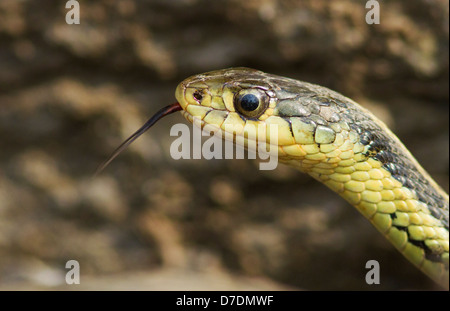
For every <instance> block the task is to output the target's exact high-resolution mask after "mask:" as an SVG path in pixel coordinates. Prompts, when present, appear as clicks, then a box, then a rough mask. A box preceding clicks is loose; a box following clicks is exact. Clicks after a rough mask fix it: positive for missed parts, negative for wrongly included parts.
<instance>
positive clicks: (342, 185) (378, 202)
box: [99, 67, 449, 289]
mask: <svg viewBox="0 0 450 311" xmlns="http://www.w3.org/2000/svg"><path fill="white" fill-rule="evenodd" d="M175 96H176V98H177V101H178V102H177V103H174V104H172V105H169V106H167V107H164V108H162V109H161V110H160V111H159V112H158V113H157V114H156V115H155V116H153V117H152V118H151V119H149V121H147V123H146V124H144V126H142V127H141V128H140V129H139V130H138V131H137V132H136V133H134V134H133V135H132V136H131V137H130V138H128V139H127V140H126V141H125V142H124V143H123V144H122V145H121V146H119V147H118V148H117V149H116V151H115V152H114V153H113V154H112V155H111V157H110V158H108V160H107V161H105V163H104V164H103V165H102V166H101V167H100V169H99V170H102V169H103V168H104V167H105V166H106V165H107V164H108V163H109V162H111V161H112V159H114V158H115V157H116V156H117V155H118V154H119V153H120V152H121V151H122V150H124V149H125V148H126V147H127V146H128V145H129V144H130V143H131V142H133V141H134V140H135V139H136V138H137V137H139V136H140V135H141V134H142V133H144V132H145V131H146V130H147V129H148V128H150V127H151V126H152V125H153V124H154V123H155V122H156V121H158V120H159V119H160V118H162V117H163V116H165V115H167V114H169V113H172V112H175V111H182V114H183V115H184V117H185V118H186V119H187V120H189V121H190V122H194V123H196V125H198V126H201V127H202V128H203V127H205V126H208V127H209V128H211V127H212V128H215V129H216V130H218V131H219V132H221V133H222V134H228V136H229V137H231V139H232V140H233V141H234V142H235V143H239V144H242V145H244V146H246V147H248V140H249V139H259V138H261V135H262V136H264V138H267V141H268V142H269V143H270V137H269V134H268V133H269V131H270V128H271V127H273V126H276V127H277V145H276V146H275V147H276V149H277V151H278V161H280V162H281V163H284V164H287V165H290V166H293V167H295V168H297V169H299V170H300V171H302V172H305V173H307V174H309V175H311V176H312V177H313V178H315V179H316V180H318V181H320V182H322V183H323V184H325V185H326V186H327V187H329V188H330V189H332V190H333V191H335V192H336V193H338V194H339V195H340V196H342V197H343V198H344V199H345V200H347V201H348V202H349V203H350V204H351V205H353V206H354V207H356V209H357V210H358V211H359V212H361V214H363V215H364V216H365V217H366V218H367V219H368V220H369V221H370V222H371V223H372V224H373V225H374V226H375V227H376V228H377V229H378V230H379V231H380V232H381V233H382V234H383V235H384V236H385V237H386V238H387V239H388V240H389V241H390V242H391V243H392V244H393V245H394V246H395V247H396V248H397V249H398V250H399V251H400V252H401V253H402V254H403V255H404V256H405V257H406V258H407V259H408V260H409V261H410V262H411V263H412V264H414V265H415V266H416V267H418V268H419V269H420V270H421V271H422V272H424V273H425V274H426V275H428V276H429V277H430V278H432V279H433V280H434V281H436V282H437V283H438V284H440V285H441V286H443V287H444V288H446V289H448V287H449V234H448V227H449V215H448V210H449V198H448V195H447V194H446V193H445V192H444V191H443V190H442V189H441V188H440V187H439V186H438V185H437V184H436V183H435V182H434V181H433V179H432V178H431V177H430V176H429V175H428V174H427V172H426V171H425V170H424V169H423V168H422V167H421V166H420V164H419V163H418V162H417V161H416V160H415V158H414V157H413V156H412V155H411V153H410V152H409V151H408V150H407V149H406V147H405V146H404V145H403V144H402V143H401V142H400V140H399V139H398V138H397V137H396V136H395V135H394V134H393V133H392V132H391V131H390V130H389V129H388V128H387V127H386V125H385V124H384V123H382V122H381V121H380V120H379V119H377V118H376V117H375V116H374V115H373V114H372V113H370V112H369V111H368V110H366V109H365V108H363V107H361V106H360V105H358V104H357V103H356V102H354V101H352V100H351V99H349V98H347V97H345V96H343V95H341V94H339V93H337V92H334V91H332V90H330V89H328V88H325V87H322V86H319V85H314V84H311V83H307V82H302V81H298V80H294V79H290V78H286V77H281V76H276V75H272V74H268V73H264V72H262V71H258V70H254V69H250V68H244V67H238V68H229V69H223V70H217V71H212V72H207V73H203V74H198V75H194V76H192V77H189V78H187V79H186V80H184V81H182V82H181V83H180V84H179V85H178V87H177V89H176V92H175ZM227 125H232V127H231V128H232V131H231V132H230V133H225V132H227V131H229V128H230V127H229V126H227ZM255 129H256V130H255ZM230 135H231V136H230ZM223 136H224V135H223ZM223 136H222V137H223ZM266 136H267V137H266Z"/></svg>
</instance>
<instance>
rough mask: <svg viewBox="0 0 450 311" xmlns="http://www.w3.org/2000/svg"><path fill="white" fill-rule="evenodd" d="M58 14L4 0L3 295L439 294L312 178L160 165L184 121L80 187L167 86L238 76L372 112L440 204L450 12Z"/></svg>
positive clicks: (240, 163) (287, 5) (49, 6)
mask: <svg viewBox="0 0 450 311" xmlns="http://www.w3.org/2000/svg"><path fill="white" fill-rule="evenodd" d="M58 2H59V3H58V4H56V2H55V1H49V0H46V1H44V0H40V1H31V0H28V1H15V0H0V135H1V136H0V289H3V290H16V289H54V288H57V289H69V290H73V289H144V290H145V289H152V290H153V289H161V290H166V289H176V290H183V289H256V290H257V289H312V290H335V289H339V290H381V289H382V290H397V289H413V290H430V289H439V287H437V286H436V285H435V284H434V283H433V282H432V281H430V280H428V279H427V277H425V276H423V275H422V274H421V273H420V272H419V271H418V270H416V269H415V268H414V267H413V266H412V265H410V264H409V263H408V262H407V261H406V260H405V259H404V258H403V257H402V256H401V255H400V254H399V253H398V252H397V251H396V250H395V249H394V248H393V247H392V246H391V244H390V243H389V242H387V241H386V240H385V239H384V238H383V236H382V235H380V234H379V233H378V232H377V231H376V230H375V229H374V228H373V227H372V226H371V225H370V224H369V222H368V221H366V220H365V219H364V218H363V217H362V216H360V215H359V213H358V212H357V211H356V210H355V209H354V208H353V207H351V206H350V205H349V204H348V203H346V202H345V201H344V200H343V199H341V198H340V197H338V196H337V195H336V194H334V193H332V192H331V191H329V190H328V189H326V188H325V187H324V186H323V185H321V184H319V183H317V182H315V181H314V180H312V179H311V178H309V177H308V176H306V175H303V174H301V173H299V172H296V171H295V170H293V169H291V168H289V167H281V166H280V167H279V168H278V169H276V170H275V171H259V170H258V163H257V162H256V161H251V160H216V161H207V160H180V161H175V160H173V159H171V157H170V154H169V147H170V144H171V142H172V141H173V139H174V138H173V137H170V136H169V129H170V127H171V126H172V125H173V124H175V123H179V122H184V123H187V122H186V121H185V120H184V119H183V118H182V116H181V115H179V114H176V115H172V116H169V117H167V118H165V119H163V120H162V121H160V122H159V123H158V124H157V125H156V126H155V127H154V128H153V129H152V130H151V131H149V132H148V133H147V134H145V135H144V136H142V137H141V138H140V139H139V140H138V141H137V142H136V143H135V144H133V145H132V146H131V148H129V149H128V150H127V151H126V152H124V153H123V154H122V155H121V156H120V157H118V158H117V159H116V160H115V161H114V162H113V163H112V164H111V165H110V166H109V167H108V168H107V169H106V170H105V171H104V172H103V173H102V174H101V175H100V176H98V177H96V178H92V175H93V172H94V171H95V169H96V167H97V166H98V165H99V164H100V163H101V162H102V161H103V160H104V159H105V158H106V157H107V156H108V155H109V154H110V152H111V151H112V150H113V149H114V148H115V147H116V146H117V145H118V144H120V142H122V141H123V140H124V139H125V138H126V137H127V136H129V135H130V134H131V133H133V132H134V131H135V130H136V129H137V128H139V127H140V126H141V125H142V124H143V122H144V121H145V120H146V119H147V118H148V117H149V116H151V115H152V114H153V113H154V112H155V111H156V110H158V109H159V108H160V107H163V106H165V105H167V104H170V103H172V102H174V96H173V93H174V90H175V87H176V85H177V84H178V82H180V81H181V80H183V79H184V78H186V77H187V76H190V75H192V74H196V73H200V72H204V71H209V70H214V69H219V68H226V67H231V66H247V67H254V68H257V69H261V70H263V71H266V72H271V73H275V74H280V75H285V76H289V77H293V78H297V79H301V80H305V81H309V82H313V83H318V84H321V85H324V86H327V87H330V88H332V89H335V90H337V91H339V92H341V93H343V94H345V95H347V96H349V97H351V98H353V99H355V100H356V101H358V102H360V103H361V104H362V105H364V106H366V107H368V108H369V109H371V110H372V111H373V112H374V113H375V114H376V115H378V116H379V117H380V118H381V119H383V120H384V121H385V122H386V123H387V124H388V125H389V126H390V127H391V128H392V129H393V131H394V132H395V133H396V134H397V135H398V136H399V137H400V138H401V139H402V140H403V142H404V143H405V144H406V146H407V147H408V148H409V149H410V150H411V152H412V153H413V154H414V155H415V156H416V157H417V159H418V160H419V162H420V163H421V164H422V165H423V166H424V167H425V168H426V169H427V170H428V172H429V173H430V174H431V175H432V176H433V177H434V178H435V179H436V181H437V182H438V183H439V184H441V185H442V186H443V188H444V189H445V190H446V191H447V192H448V188H449V179H448V178H449V177H448V173H449V137H448V134H449V117H448V110H449V106H448V100H449V88H448V85H449V84H448V83H449V81H448V78H449V3H448V1H446V0H411V1H394V0H393V1H380V3H381V23H380V24H379V25H368V24H366V22H365V14H366V12H367V9H365V1H360V0H355V1H350V0H348V1H345V0H344V1H341V0H340V1H328V0H310V1H276V0H251V1H238V0H227V1H209V0H176V1H175V0H173V1H166V0H153V1H137V0H136V1H133V0H116V1H114V0H102V1H95V2H93V1H79V2H80V6H81V24H80V25H67V24H66V23H65V14H66V12H67V9H65V2H66V1H58ZM70 259H75V260H78V261H79V263H80V265H81V285H77V286H68V285H65V281H64V276H65V273H66V271H67V270H66V269H65V264H66V262H67V261H68V260H70ZM370 259H376V260H378V261H379V262H380V264H381V284H380V285H378V286H374V285H372V286H369V285H366V283H365V281H364V277H365V273H366V272H367V270H366V269H365V263H366V261H368V260H370Z"/></svg>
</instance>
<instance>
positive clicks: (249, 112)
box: [234, 89, 269, 118]
mask: <svg viewBox="0 0 450 311" xmlns="http://www.w3.org/2000/svg"><path fill="white" fill-rule="evenodd" d="M268 104H269V97H268V96H267V95H266V93H264V92H262V91H260V90H257V89H247V90H242V91H240V92H239V93H237V95H236V96H235V99H234V107H235V109H236V110H237V111H238V112H239V113H241V114H242V115H244V116H245V117H248V118H258V117H259V116H261V115H262V114H263V113H264V111H265V110H266V108H267V106H268Z"/></svg>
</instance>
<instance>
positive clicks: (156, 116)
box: [94, 103, 183, 176]
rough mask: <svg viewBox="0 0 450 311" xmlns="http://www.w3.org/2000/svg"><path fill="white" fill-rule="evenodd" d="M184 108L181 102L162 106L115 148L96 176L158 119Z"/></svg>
mask: <svg viewBox="0 0 450 311" xmlns="http://www.w3.org/2000/svg"><path fill="white" fill-rule="evenodd" d="M182 109H183V108H181V105H180V104H179V103H174V104H171V105H169V106H166V107H164V108H161V109H160V110H159V111H158V112H157V113H155V114H154V115H153V117H151V118H150V119H148V121H147V122H145V124H144V125H143V126H142V127H141V128H140V129H138V130H137V131H136V132H135V133H134V134H133V135H131V136H130V137H128V138H127V139H126V140H125V141H124V142H123V143H122V144H121V145H120V146H119V147H117V148H116V150H114V152H113V153H112V154H111V155H110V156H109V157H108V158H107V159H106V160H105V162H103V163H102V164H101V165H100V166H99V167H98V169H97V171H96V172H95V175H94V176H97V175H98V174H99V173H100V172H101V171H103V170H104V169H105V167H106V166H108V164H109V163H111V161H112V160H114V159H115V158H116V157H117V156H118V155H119V154H120V153H121V152H122V151H124V150H125V149H126V148H127V147H128V146H129V145H130V144H131V143H132V142H133V141H135V140H136V139H137V138H138V137H139V136H141V135H142V134H144V133H145V132H146V131H147V130H148V129H149V128H151V127H152V126H153V125H154V124H155V123H156V122H157V121H158V120H160V119H161V118H163V117H165V116H167V115H169V114H171V113H174V112H176V111H180V110H182Z"/></svg>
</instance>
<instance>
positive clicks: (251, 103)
mask: <svg viewBox="0 0 450 311" xmlns="http://www.w3.org/2000/svg"><path fill="white" fill-rule="evenodd" d="M240 104H241V107H242V109H244V110H245V111H254V110H256V108H258V106H259V99H258V97H256V96H255V95H253V94H246V95H244V96H242V98H241V99H240Z"/></svg>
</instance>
